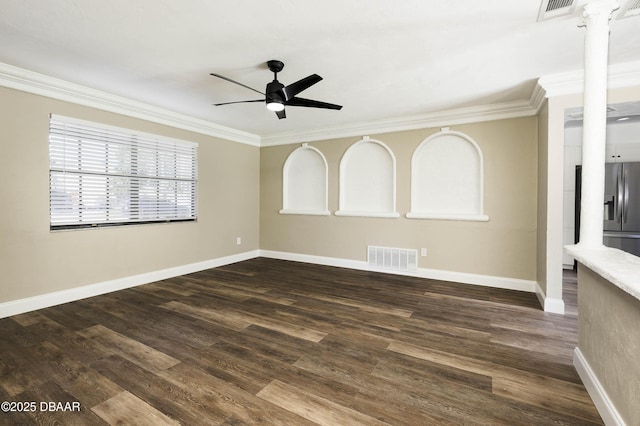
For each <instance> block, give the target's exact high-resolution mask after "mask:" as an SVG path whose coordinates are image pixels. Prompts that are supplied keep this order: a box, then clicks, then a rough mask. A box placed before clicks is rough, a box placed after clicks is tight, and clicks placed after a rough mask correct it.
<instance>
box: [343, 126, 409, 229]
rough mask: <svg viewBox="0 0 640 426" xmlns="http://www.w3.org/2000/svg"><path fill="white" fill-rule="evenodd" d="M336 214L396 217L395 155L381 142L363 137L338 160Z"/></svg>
mask: <svg viewBox="0 0 640 426" xmlns="http://www.w3.org/2000/svg"><path fill="white" fill-rule="evenodd" d="M336 215H337V216H367V217H398V216H399V215H398V213H396V158H395V156H394V155H393V152H391V150H390V149H389V147H387V146H386V145H385V144H384V143H382V142H380V141H377V140H375V139H370V138H369V137H368V136H365V137H364V138H362V139H361V140H359V141H358V142H356V143H354V144H353V145H351V146H350V147H349V149H347V152H345V154H344V156H343V157H342V160H341V161H340V209H339V210H338V211H337V212H336Z"/></svg>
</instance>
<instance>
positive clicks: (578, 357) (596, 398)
mask: <svg viewBox="0 0 640 426" xmlns="http://www.w3.org/2000/svg"><path fill="white" fill-rule="evenodd" d="M573 366H574V367H575V368H576V371H577V372H578V375H579V376H580V379H581V380H582V383H584V387H585V388H586V389H587V392H588V393H589V396H590V397H591V399H592V400H593V404H594V405H595V406H596V409H597V410H598V413H599V414H600V417H602V420H603V421H604V424H605V425H607V426H609V425H619V426H625V425H626V423H625V421H624V420H623V419H622V417H621V416H620V413H618V410H616V407H615V406H614V405H613V402H612V401H611V399H609V396H608V395H607V392H606V391H605V390H604V388H603V387H602V385H601V384H600V381H599V380H598V377H597V376H596V374H595V372H594V371H593V370H592V369H591V366H590V365H589V363H588V362H587V360H586V358H585V357H584V355H583V354H582V352H581V351H580V348H575V350H574V351H573Z"/></svg>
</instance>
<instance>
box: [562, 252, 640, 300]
mask: <svg viewBox="0 0 640 426" xmlns="http://www.w3.org/2000/svg"><path fill="white" fill-rule="evenodd" d="M565 250H566V252H567V253H569V254H570V255H571V256H573V257H574V258H575V259H576V260H577V261H578V262H580V263H582V264H583V265H585V266H586V267H588V268H589V269H591V270H592V271H594V272H595V273H597V274H599V275H600V276H602V277H603V278H605V279H606V280H607V281H610V282H611V283H612V284H613V285H615V286H617V287H619V288H620V289H621V290H623V291H625V292H626V293H629V294H630V295H632V296H633V297H635V298H636V299H638V300H640V257H637V256H634V255H632V254H630V253H627V252H624V251H622V250H618V249H614V248H610V247H605V246H602V247H596V248H584V247H580V245H579V244H576V245H572V246H565Z"/></svg>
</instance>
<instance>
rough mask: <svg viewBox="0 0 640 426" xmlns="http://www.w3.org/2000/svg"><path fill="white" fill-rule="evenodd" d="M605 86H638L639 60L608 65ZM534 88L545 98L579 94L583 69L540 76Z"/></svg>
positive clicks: (582, 83)
mask: <svg viewBox="0 0 640 426" xmlns="http://www.w3.org/2000/svg"><path fill="white" fill-rule="evenodd" d="M538 86H539V87H540V89H538ZM607 86H608V87H609V89H617V88H621V87H630V86H640V61H635V62H625V63H621V64H614V65H609V68H608V77H607ZM536 89H538V90H542V91H543V92H544V97H547V98H549V97H555V96H564V95H578V94H581V93H582V92H583V91H584V71H571V72H565V73H558V74H552V75H546V76H543V77H540V78H539V79H538V84H537V86H536ZM536 89H534V92H535V91H536Z"/></svg>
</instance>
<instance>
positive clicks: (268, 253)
mask: <svg viewBox="0 0 640 426" xmlns="http://www.w3.org/2000/svg"><path fill="white" fill-rule="evenodd" d="M260 257H267V258H270V259H280V260H291V261H294V262H305V263H313V264H316V265H325V266H336V267H339V268H350V269H356V270H361V271H371V272H382V273H387V274H395V275H405V276H410V277H418V278H427V279H434V280H442V281H452V282H457V283H462V284H473V285H479V286H484V287H494V288H502V289H507V290H519V291H526V292H529V293H533V292H534V291H535V287H536V282H535V281H531V280H523V279H519V278H508V277H496V276H491V275H480V274H470V273H466V272H455V271H444V270H439V269H426V268H418V271H417V272H406V271H390V270H388V269H378V268H373V267H371V266H369V264H368V263H367V261H365V260H352V259H341V258H336V257H325V256H316V255H310V254H302V253H290V252H283V251H273V250H260Z"/></svg>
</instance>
